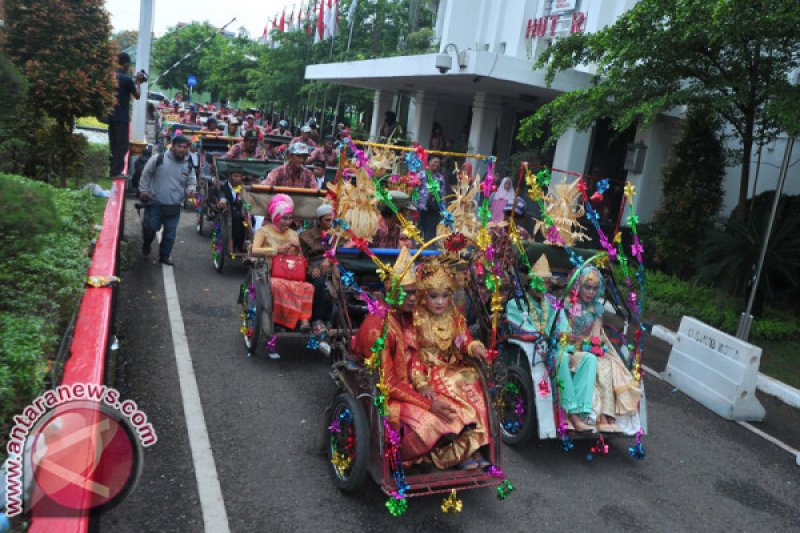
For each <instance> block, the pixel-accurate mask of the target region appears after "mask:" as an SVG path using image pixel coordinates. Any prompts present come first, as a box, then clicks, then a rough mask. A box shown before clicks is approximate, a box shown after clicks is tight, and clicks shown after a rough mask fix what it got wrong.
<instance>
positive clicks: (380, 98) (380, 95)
mask: <svg viewBox="0 0 800 533" xmlns="http://www.w3.org/2000/svg"><path fill="white" fill-rule="evenodd" d="M393 98H394V94H393V93H390V92H389V91H382V90H377V91H375V99H374V100H373V103H372V124H371V125H370V128H369V140H370V141H375V140H377V139H378V133H379V132H380V129H381V126H382V125H383V119H384V118H385V117H384V115H385V114H386V112H387V111H389V110H390V109H391V108H392V99H393Z"/></svg>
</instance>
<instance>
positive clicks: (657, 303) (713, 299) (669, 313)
mask: <svg viewBox="0 0 800 533" xmlns="http://www.w3.org/2000/svg"><path fill="white" fill-rule="evenodd" d="M614 276H615V277H616V279H618V280H622V279H624V278H623V277H622V272H621V271H620V269H619V267H615V273H614ZM620 289H621V290H622V291H623V292H624V293H625V294H627V293H626V291H625V287H624V286H622V287H620ZM646 298H647V299H646V301H645V320H648V316H647V315H648V312H654V313H656V314H659V315H662V316H665V317H667V318H670V319H673V320H675V321H679V320H680V319H681V317H682V316H684V315H689V316H692V317H694V318H697V319H698V320H701V321H703V322H705V323H706V324H708V325H710V326H713V327H715V328H718V329H721V330H722V331H725V332H727V333H730V334H732V335H733V334H735V333H736V329H737V327H738V325H739V317H740V316H741V313H742V312H743V311H744V304H743V302H742V300H741V299H738V298H733V297H731V296H728V295H727V294H725V293H723V292H722V291H719V290H717V289H715V288H713V287H709V286H708V285H704V284H701V283H697V282H689V281H683V280H681V279H679V278H677V277H675V276H671V275H669V274H664V273H661V272H658V271H653V270H648V271H647V295H646ZM799 332H800V320H798V318H797V317H796V316H795V315H794V314H792V313H791V312H789V311H787V312H783V311H780V310H778V309H774V308H769V307H768V308H767V310H766V312H765V313H764V316H761V317H758V318H757V319H755V320H754V321H753V328H752V330H751V333H750V337H751V339H752V340H754V341H778V340H788V339H797V338H798V336H800V333H799Z"/></svg>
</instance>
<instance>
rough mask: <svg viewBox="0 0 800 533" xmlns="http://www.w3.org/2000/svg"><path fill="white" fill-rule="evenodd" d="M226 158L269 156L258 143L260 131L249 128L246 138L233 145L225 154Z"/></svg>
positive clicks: (261, 157) (264, 157)
mask: <svg viewBox="0 0 800 533" xmlns="http://www.w3.org/2000/svg"><path fill="white" fill-rule="evenodd" d="M224 158H225V159H259V160H262V161H263V160H264V159H266V158H267V156H266V154H265V153H264V150H263V148H262V147H260V146H259V145H258V132H257V131H255V130H248V131H247V132H245V134H244V139H243V140H242V141H241V142H238V143H236V144H234V145H233V146H231V149H230V150H228V152H227V153H226V154H225V156H224Z"/></svg>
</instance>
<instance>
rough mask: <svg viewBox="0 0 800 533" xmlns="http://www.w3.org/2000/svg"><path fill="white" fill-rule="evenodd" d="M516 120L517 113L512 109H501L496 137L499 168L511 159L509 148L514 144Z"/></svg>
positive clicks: (511, 169) (512, 171) (510, 170)
mask: <svg viewBox="0 0 800 533" xmlns="http://www.w3.org/2000/svg"><path fill="white" fill-rule="evenodd" d="M516 118H517V112H516V110H515V109H514V108H512V107H506V108H503V111H502V114H501V116H500V129H499V132H500V134H499V135H498V137H497V153H496V154H494V155H496V156H497V159H498V160H499V162H500V163H501V166H503V167H505V164H506V163H508V162H509V160H510V158H511V147H512V146H513V144H514V133H516V127H515V126H516V125H515V124H514V122H515V120H516ZM517 170H518V169H513V168H510V169H509V173H510V174H512V175H513V174H514V172H516V171H517Z"/></svg>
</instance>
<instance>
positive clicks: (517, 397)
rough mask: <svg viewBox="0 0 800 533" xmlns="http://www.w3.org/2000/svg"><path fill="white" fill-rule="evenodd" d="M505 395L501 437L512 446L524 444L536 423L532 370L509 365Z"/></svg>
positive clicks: (501, 414) (501, 415)
mask: <svg viewBox="0 0 800 533" xmlns="http://www.w3.org/2000/svg"><path fill="white" fill-rule="evenodd" d="M504 395H505V404H504V405H503V411H502V412H501V413H500V417H501V418H500V433H501V438H502V439H503V442H505V443H506V444H509V445H511V446H514V445H517V444H522V443H523V442H525V441H526V440H528V439H529V438H530V436H531V433H532V432H533V429H534V427H535V423H536V417H535V416H534V415H535V409H536V406H535V405H534V403H533V401H534V396H533V380H532V379H531V374H530V372H528V371H526V370H525V369H524V368H520V367H518V366H509V367H508V377H507V378H506V385H505V392H504Z"/></svg>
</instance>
